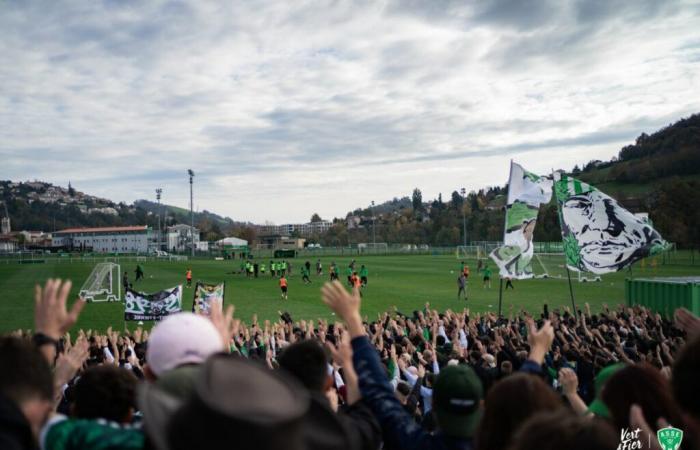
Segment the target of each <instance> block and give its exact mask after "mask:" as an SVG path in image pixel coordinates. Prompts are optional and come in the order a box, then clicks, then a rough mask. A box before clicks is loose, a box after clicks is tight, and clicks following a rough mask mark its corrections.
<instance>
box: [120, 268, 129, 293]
mask: <svg viewBox="0 0 700 450" xmlns="http://www.w3.org/2000/svg"><path fill="white" fill-rule="evenodd" d="M122 285H123V286H124V291H126V290H127V289H131V283H129V273H128V272H127V271H126V270H125V271H124V276H122Z"/></svg>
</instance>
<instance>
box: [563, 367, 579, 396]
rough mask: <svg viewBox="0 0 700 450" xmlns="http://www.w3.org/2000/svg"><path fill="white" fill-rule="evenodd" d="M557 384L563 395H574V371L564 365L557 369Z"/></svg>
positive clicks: (576, 378) (576, 382)
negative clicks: (559, 385)
mask: <svg viewBox="0 0 700 450" xmlns="http://www.w3.org/2000/svg"><path fill="white" fill-rule="evenodd" d="M559 384H561V389H562V392H563V393H564V395H567V396H569V395H574V394H576V390H577V389H578V376H576V372H574V371H573V370H572V369H570V368H568V367H564V368H562V369H561V370H560V371H559Z"/></svg>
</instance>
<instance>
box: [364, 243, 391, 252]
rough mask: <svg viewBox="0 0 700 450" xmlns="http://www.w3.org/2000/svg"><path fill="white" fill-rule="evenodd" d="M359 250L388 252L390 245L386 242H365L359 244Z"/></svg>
mask: <svg viewBox="0 0 700 450" xmlns="http://www.w3.org/2000/svg"><path fill="white" fill-rule="evenodd" d="M357 250H358V251H359V253H370V254H386V253H387V252H388V251H389V245H388V244H387V243H386V242H363V243H360V244H357Z"/></svg>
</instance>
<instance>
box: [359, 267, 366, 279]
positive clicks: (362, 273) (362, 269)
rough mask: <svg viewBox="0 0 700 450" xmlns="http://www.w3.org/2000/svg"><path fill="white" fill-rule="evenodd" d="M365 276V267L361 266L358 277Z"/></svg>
mask: <svg viewBox="0 0 700 450" xmlns="http://www.w3.org/2000/svg"><path fill="white" fill-rule="evenodd" d="M366 276H367V268H366V267H361V268H360V277H366Z"/></svg>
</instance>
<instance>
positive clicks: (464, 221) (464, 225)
mask: <svg viewBox="0 0 700 450" xmlns="http://www.w3.org/2000/svg"><path fill="white" fill-rule="evenodd" d="M459 192H460V193H461V194H462V229H463V230H464V233H463V235H464V244H463V245H464V246H465V247H466V246H467V213H466V212H465V210H464V202H465V197H464V194H466V193H467V190H466V189H464V188H461V189H460V190H459Z"/></svg>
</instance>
